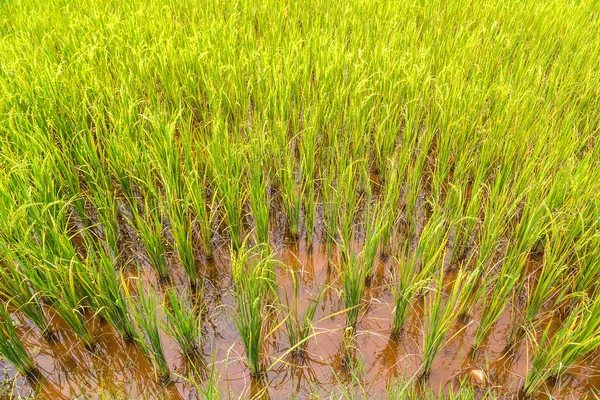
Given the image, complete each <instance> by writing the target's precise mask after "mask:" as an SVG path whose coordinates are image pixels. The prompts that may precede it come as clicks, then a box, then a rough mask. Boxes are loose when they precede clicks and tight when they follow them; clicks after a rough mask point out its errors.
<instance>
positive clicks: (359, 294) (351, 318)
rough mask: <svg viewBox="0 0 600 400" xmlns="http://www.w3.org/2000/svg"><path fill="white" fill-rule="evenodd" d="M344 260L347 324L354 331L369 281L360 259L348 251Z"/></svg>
mask: <svg viewBox="0 0 600 400" xmlns="http://www.w3.org/2000/svg"><path fill="white" fill-rule="evenodd" d="M345 251H346V256H345V257H344V259H345V260H346V261H344V265H343V269H342V270H341V274H342V298H343V300H344V308H345V309H346V324H347V326H349V327H351V328H352V329H355V328H356V323H357V322H358V316H359V314H360V311H361V305H362V302H363V295H364V291H365V283H366V280H367V268H366V266H365V265H363V263H361V261H360V259H359V257H357V256H355V255H354V254H351V253H350V252H349V251H348V250H345Z"/></svg>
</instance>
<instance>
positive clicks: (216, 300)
mask: <svg viewBox="0 0 600 400" xmlns="http://www.w3.org/2000/svg"><path fill="white" fill-rule="evenodd" d="M274 241H275V244H274V246H275V248H276V249H278V252H277V257H278V259H279V260H280V261H281V262H282V264H281V266H280V267H279V270H278V283H279V285H280V295H281V297H282V299H284V298H285V296H286V295H287V296H291V293H292V292H293V289H292V288H293V284H292V279H291V275H290V273H289V269H290V268H293V269H294V270H296V271H298V272H299V274H298V275H299V277H300V279H299V282H300V295H299V299H298V308H299V312H300V315H302V313H303V311H304V310H305V309H306V307H307V305H308V304H309V301H310V300H311V299H313V298H315V297H316V296H317V295H318V293H320V291H321V290H322V288H323V286H324V285H329V286H330V287H329V289H328V290H327V291H326V292H325V294H324V296H323V298H322V300H321V302H320V304H319V307H318V310H317V315H316V318H315V320H318V321H319V322H318V323H317V324H316V327H315V331H316V335H315V336H314V337H313V338H311V340H310V342H309V345H308V357H307V358H306V360H304V361H303V362H302V363H298V362H297V361H294V360H292V359H291V358H290V357H284V358H283V359H281V360H279V359H280V358H281V356H282V355H283V354H284V353H285V352H286V350H287V349H288V348H289V345H288V343H287V342H286V337H285V332H284V329H285V328H284V327H282V328H280V329H279V330H278V331H277V332H276V333H275V334H274V335H273V337H271V338H269V340H268V341H267V342H266V343H265V346H264V349H263V350H264V351H265V352H266V353H267V355H266V357H265V364H266V365H271V364H274V365H273V367H272V369H270V371H269V372H268V373H267V374H266V375H265V376H264V377H263V379H261V380H259V381H257V380H255V379H252V378H251V376H250V374H249V371H248V368H247V367H246V364H245V361H244V350H243V347H242V344H241V341H240V338H239V335H238V334H237V330H236V326H235V323H234V319H233V314H234V311H235V297H234V293H233V287H232V281H231V274H230V266H229V260H228V258H229V254H228V250H227V248H226V246H221V247H220V248H218V249H217V250H216V251H215V253H214V256H213V257H212V259H211V260H206V259H199V260H198V261H199V265H200V267H199V268H200V270H201V272H202V274H203V276H204V277H205V282H206V289H205V293H204V296H205V297H204V302H205V305H206V315H205V318H204V323H203V338H202V346H203V349H202V350H203V351H202V355H201V356H199V357H198V359H197V360H196V361H195V362H194V363H190V362H189V361H188V360H186V359H185V357H183V356H182V355H181V354H180V353H179V351H178V348H177V346H176V344H175V343H174V342H173V341H172V340H171V339H170V338H169V337H168V336H167V335H165V334H163V337H162V339H163V344H164V348H165V351H166V355H167V358H168V360H169V365H170V368H171V371H172V373H173V380H172V382H170V383H168V384H164V383H159V382H157V381H155V380H154V378H153V373H152V369H151V366H150V365H149V364H148V362H147V361H146V359H145V358H144V356H143V355H142V353H141V352H140V350H139V349H138V347H137V346H135V345H132V344H126V343H124V342H123V341H122V340H121V339H120V338H119V337H118V336H117V335H116V334H115V333H114V332H113V331H112V329H111V328H110V327H109V326H108V324H102V323H99V322H98V321H97V320H95V319H93V318H90V326H91V328H92V329H93V332H94V335H95V337H96V338H97V340H98V350H97V352H96V353H95V354H92V353H90V352H88V351H87V350H85V349H84V348H83V346H81V344H80V343H78V341H77V340H76V338H75V337H74V335H73V334H72V332H70V331H69V329H68V328H67V327H66V326H65V325H64V323H62V322H61V321H60V319H59V318H58V317H55V318H53V324H54V325H55V326H56V327H57V329H58V337H57V340H56V341H54V342H52V343H50V342H48V341H46V340H45V339H43V338H41V337H40V336H39V335H38V334H37V333H36V331H35V330H34V329H33V328H32V327H31V326H30V324H29V323H28V322H27V321H25V320H21V322H22V323H21V324H20V326H19V330H20V333H21V334H22V337H23V340H24V342H25V344H26V346H27V348H28V349H29V350H30V352H31V353H32V354H33V355H34V356H35V360H36V362H37V364H38V365H39V369H40V371H41V374H42V376H43V378H42V379H41V383H40V384H38V385H35V386H37V392H38V398H44V399H72V398H98V397H101V395H103V396H105V398H106V397H108V398H114V397H119V398H132V399H134V398H135V399H137V398H139V399H142V398H143V399H151V398H152V399H154V398H157V399H190V398H199V397H200V396H199V395H198V392H197V390H196V388H195V387H194V385H193V384H191V383H190V382H189V377H190V376H193V377H195V379H196V380H197V382H198V383H199V384H200V385H202V383H203V382H204V381H206V376H207V375H208V374H209V373H210V368H211V365H214V372H215V373H216V376H217V377H216V382H217V385H218V386H219V389H220V391H221V393H222V394H223V396H224V397H228V396H230V397H233V398H249V397H251V396H252V395H255V394H259V393H260V394H263V395H264V398H289V397H290V396H292V395H295V396H297V398H312V395H313V394H314V393H320V394H321V395H327V394H329V393H340V391H341V390H342V389H341V388H345V389H343V390H349V391H350V392H351V393H354V394H356V395H357V396H358V397H361V398H362V397H367V398H384V397H385V394H386V390H387V388H389V387H391V386H394V385H398V384H403V383H405V382H406V379H409V378H411V377H412V376H413V375H415V374H416V373H417V372H418V369H419V366H420V362H421V349H422V341H423V335H422V326H423V310H422V304H421V302H420V301H419V300H416V301H415V302H414V304H413V312H412V313H411V315H410V318H409V320H408V323H407V325H406V328H405V330H404V332H403V335H402V336H401V337H395V336H394V335H392V334H391V328H392V320H393V295H392V292H391V288H390V285H391V282H392V278H391V271H392V268H393V259H392V257H388V258H379V259H378V262H377V265H376V268H375V274H374V277H373V279H372V280H371V282H370V284H369V285H368V287H367V289H366V292H365V296H364V299H365V307H364V308H363V311H362V314H361V316H360V318H359V324H358V327H357V330H356V352H355V356H356V360H357V361H356V362H355V368H354V369H353V373H349V371H348V369H347V368H345V367H344V362H343V360H344V355H345V352H344V347H343V345H342V341H343V335H344V328H345V314H344V313H339V311H340V310H343V308H344V306H343V302H342V300H341V297H340V295H339V291H340V282H339V274H338V272H337V270H336V264H337V260H336V258H335V257H328V253H327V249H326V246H325V244H324V243H323V242H321V241H319V240H317V241H315V243H313V245H312V246H311V247H310V248H309V247H308V246H307V244H306V242H305V241H304V240H300V241H297V242H294V241H290V240H286V239H285V238H284V237H283V235H282V236H281V237H277V238H275V240H274ZM131 246H132V247H135V246H136V245H135V244H131ZM132 253H138V254H141V253H143V251H137V250H135V249H134V250H133V251H132ZM333 253H334V254H335V252H333ZM138 261H139V263H138V264H139V265H140V270H141V272H142V279H144V284H145V286H148V287H150V286H152V287H154V288H155V289H156V290H158V291H159V292H163V291H164V289H165V286H175V287H177V288H178V290H180V292H181V294H182V295H184V296H189V291H187V289H186V278H185V275H184V273H183V270H182V269H181V268H180V267H178V266H177V263H176V261H175V259H174V258H173V259H172V265H171V268H172V279H171V281H170V282H168V283H160V284H159V283H157V281H156V277H155V275H154V272H153V270H152V268H151V267H150V266H149V265H148V264H147V262H145V261H144V260H143V257H141V258H140V260H138ZM131 274H132V276H133V272H132V273H131ZM449 276H450V278H451V274H449ZM290 301H291V297H290ZM479 312H480V309H476V311H475V313H474V315H473V316H472V318H471V319H469V320H468V321H460V322H457V324H456V325H455V326H454V327H453V329H452V331H450V332H449V333H448V335H447V338H452V339H451V340H450V341H449V342H448V343H447V345H446V346H445V347H444V348H443V349H442V350H441V351H440V352H439V353H438V354H437V356H436V358H435V362H434V365H433V369H432V372H431V375H430V377H429V380H428V382H427V383H426V385H428V386H429V387H431V388H433V390H435V391H438V390H443V391H445V390H448V389H451V388H455V389H456V388H457V387H458V386H460V384H461V381H462V380H463V379H464V378H468V376H469V372H470V371H471V370H472V369H481V370H482V371H484V373H485V375H486V376H487V377H488V380H489V382H488V384H487V388H492V389H494V391H495V393H497V394H499V395H501V396H503V397H505V398H518V397H519V389H520V388H521V387H522V384H523V381H524V376H525V374H526V372H527V370H528V367H529V363H530V361H531V354H530V353H531V349H530V348H528V346H527V344H526V343H525V341H522V342H521V343H520V344H519V346H518V348H517V349H515V350H514V351H513V352H511V353H510V354H507V353H506V352H505V351H504V350H505V346H506V338H507V336H508V334H509V331H510V328H511V318H512V317H511V314H512V312H513V310H512V309H511V307H507V309H506V310H505V311H504V312H503V314H502V315H501V317H500V319H499V321H498V323H497V324H496V325H495V326H494V328H493V330H492V332H491V334H490V336H489V338H488V339H487V341H486V343H485V348H484V349H483V350H482V351H480V352H478V353H477V354H476V356H475V357H474V358H472V357H470V350H471V345H472V343H473V337H474V333H475V330H476V327H477V320H478V318H479V315H478V313H479ZM275 361H279V362H275ZM599 371H600V352H596V353H594V354H592V355H591V356H589V357H587V358H586V359H585V360H584V361H581V362H580V363H578V364H576V365H575V366H574V367H573V368H571V369H570V370H569V371H568V372H567V374H566V375H565V377H564V378H563V380H562V382H561V386H560V388H558V387H554V386H550V387H549V388H548V390H549V391H550V392H551V393H552V394H553V395H554V396H556V397H557V398H565V399H566V398H572V399H580V398H586V397H588V396H589V397H590V398H592V397H591V396H592V392H593V390H595V388H600V372H599ZM7 375H8V377H9V379H14V381H13V382H11V385H12V384H14V388H15V391H16V392H17V393H21V394H24V395H26V394H30V393H32V390H33V389H32V387H33V386H34V385H33V383H31V382H29V381H27V380H25V379H23V378H21V377H19V376H18V375H17V374H15V372H14V371H13V370H11V369H10V368H8V371H7Z"/></svg>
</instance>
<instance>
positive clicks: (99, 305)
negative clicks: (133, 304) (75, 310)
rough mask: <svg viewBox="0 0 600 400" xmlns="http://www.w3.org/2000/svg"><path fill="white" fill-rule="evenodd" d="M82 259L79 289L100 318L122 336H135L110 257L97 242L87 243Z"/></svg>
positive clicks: (120, 285) (126, 337) (117, 275)
mask: <svg viewBox="0 0 600 400" xmlns="http://www.w3.org/2000/svg"><path fill="white" fill-rule="evenodd" d="M89 248H90V249H94V250H93V251H90V252H89V253H88V257H87V259H86V265H87V268H86V270H87V274H85V275H84V276H82V278H81V286H82V288H83V291H84V292H85V293H87V294H88V296H87V298H88V300H89V302H90V303H91V305H92V308H94V310H95V311H96V313H97V314H98V315H100V316H101V317H102V318H104V319H105V320H106V321H108V323H109V324H110V325H111V326H112V327H113V329H114V330H115V331H116V332H117V333H118V334H119V336H121V337H122V338H123V339H124V340H126V341H130V340H133V339H134V338H135V334H136V332H135V328H134V326H133V323H132V321H131V315H130V313H129V309H128V302H127V299H126V298H125V294H124V293H125V292H124V291H123V288H122V285H123V278H122V276H121V274H120V271H115V267H114V263H113V262H112V260H111V257H110V256H109V255H108V254H107V253H106V252H105V251H104V250H103V249H102V248H100V247H99V246H97V245H93V244H90V245H89Z"/></svg>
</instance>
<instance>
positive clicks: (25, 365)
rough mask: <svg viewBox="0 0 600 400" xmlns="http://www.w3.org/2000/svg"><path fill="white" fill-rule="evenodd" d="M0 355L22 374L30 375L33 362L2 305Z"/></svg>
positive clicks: (0, 310) (0, 313)
mask: <svg viewBox="0 0 600 400" xmlns="http://www.w3.org/2000/svg"><path fill="white" fill-rule="evenodd" d="M0 317H2V318H0V319H1V321H0V355H1V356H2V357H3V358H4V359H6V360H7V361H8V362H9V363H10V364H11V365H12V366H14V367H15V369H16V370H17V371H19V372H20V373H21V374H22V375H24V376H28V375H30V374H31V373H32V372H33V371H34V369H35V364H34V362H33V359H32V358H31V356H30V355H29V353H28V352H27V350H26V349H25V346H23V343H22V342H21V339H20V338H19V335H18V334H17V331H16V329H15V326H14V322H13V320H12V319H11V317H10V314H9V313H8V311H7V310H6V308H5V307H4V306H2V307H0Z"/></svg>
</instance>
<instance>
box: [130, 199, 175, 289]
mask: <svg viewBox="0 0 600 400" xmlns="http://www.w3.org/2000/svg"><path fill="white" fill-rule="evenodd" d="M133 214H134V218H135V226H136V229H137V232H138V235H139V237H140V239H141V240H142V243H144V248H145V249H146V253H147V254H148V257H149V258H150V263H151V264H152V266H153V267H154V269H155V270H156V273H157V274H158V277H159V279H167V278H168V277H169V269H168V267H167V259H166V255H165V245H164V243H163V237H162V233H163V213H162V211H161V207H160V206H159V205H158V204H157V203H156V202H154V201H149V200H148V201H146V204H145V209H144V215H143V216H142V215H141V214H140V213H138V212H137V211H134V212H133Z"/></svg>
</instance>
